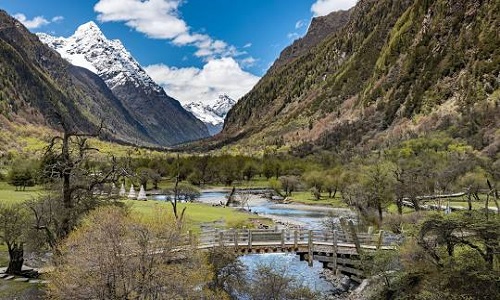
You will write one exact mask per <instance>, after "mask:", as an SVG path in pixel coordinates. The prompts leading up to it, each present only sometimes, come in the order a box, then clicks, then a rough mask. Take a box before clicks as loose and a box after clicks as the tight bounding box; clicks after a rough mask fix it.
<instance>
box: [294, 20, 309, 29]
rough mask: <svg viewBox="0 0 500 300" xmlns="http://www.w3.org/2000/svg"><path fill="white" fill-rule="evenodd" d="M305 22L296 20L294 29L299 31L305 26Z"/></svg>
mask: <svg viewBox="0 0 500 300" xmlns="http://www.w3.org/2000/svg"><path fill="white" fill-rule="evenodd" d="M306 22H307V21H306V20H298V21H297V23H295V29H300V28H302V27H304V26H306Z"/></svg>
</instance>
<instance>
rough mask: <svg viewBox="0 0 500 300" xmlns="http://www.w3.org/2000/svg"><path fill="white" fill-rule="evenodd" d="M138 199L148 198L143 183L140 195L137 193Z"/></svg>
mask: <svg viewBox="0 0 500 300" xmlns="http://www.w3.org/2000/svg"><path fill="white" fill-rule="evenodd" d="M137 200H148V197H146V191H145V190H144V186H143V185H141V190H140V191H139V195H137Z"/></svg>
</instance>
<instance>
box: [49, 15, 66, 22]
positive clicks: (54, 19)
mask: <svg viewBox="0 0 500 300" xmlns="http://www.w3.org/2000/svg"><path fill="white" fill-rule="evenodd" d="M62 20H64V17H63V16H55V17H53V18H52V22H54V23H59V22H61V21H62Z"/></svg>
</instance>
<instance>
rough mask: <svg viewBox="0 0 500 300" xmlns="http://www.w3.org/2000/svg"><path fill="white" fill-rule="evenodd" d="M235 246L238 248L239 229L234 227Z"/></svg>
mask: <svg viewBox="0 0 500 300" xmlns="http://www.w3.org/2000/svg"><path fill="white" fill-rule="evenodd" d="M233 239H234V248H238V230H236V229H233Z"/></svg>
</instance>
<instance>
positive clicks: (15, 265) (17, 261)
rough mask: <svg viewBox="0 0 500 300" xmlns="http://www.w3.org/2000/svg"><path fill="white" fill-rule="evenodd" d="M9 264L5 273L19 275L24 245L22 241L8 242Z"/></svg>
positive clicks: (22, 261)
mask: <svg viewBox="0 0 500 300" xmlns="http://www.w3.org/2000/svg"><path fill="white" fill-rule="evenodd" d="M7 246H8V248H9V266H8V267H7V271H5V273H7V274H14V275H21V271H22V267H23V263H24V247H23V246H24V245H23V244H22V243H20V244H17V243H14V244H12V245H11V244H9V245H7Z"/></svg>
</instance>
